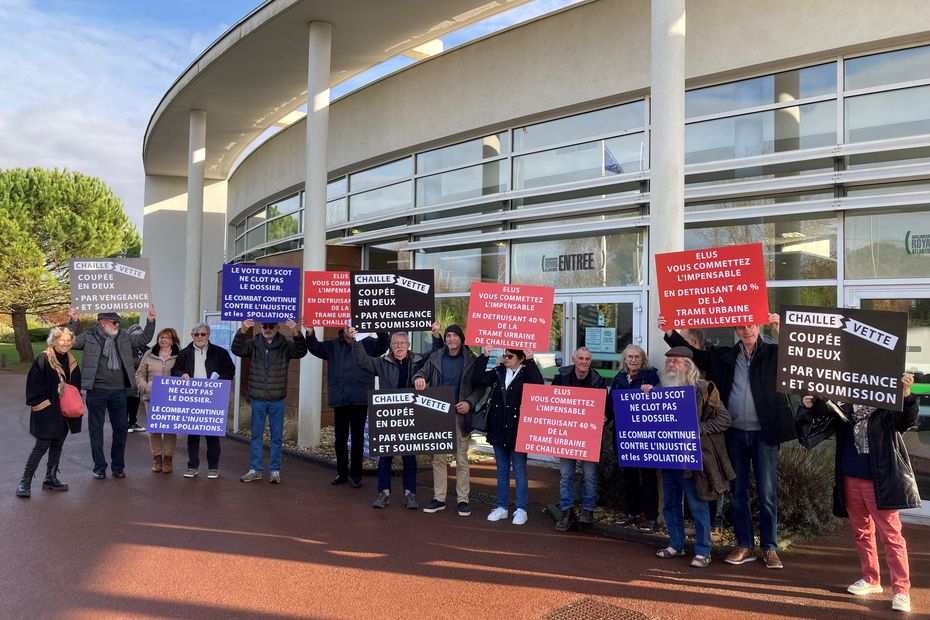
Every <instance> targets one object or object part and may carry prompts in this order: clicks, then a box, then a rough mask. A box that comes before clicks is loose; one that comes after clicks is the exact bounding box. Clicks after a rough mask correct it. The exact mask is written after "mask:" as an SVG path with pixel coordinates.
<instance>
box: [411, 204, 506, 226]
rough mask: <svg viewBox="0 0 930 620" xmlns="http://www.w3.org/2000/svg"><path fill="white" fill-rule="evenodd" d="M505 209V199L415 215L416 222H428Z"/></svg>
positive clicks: (497, 211)
mask: <svg viewBox="0 0 930 620" xmlns="http://www.w3.org/2000/svg"><path fill="white" fill-rule="evenodd" d="M506 210H507V201H506V200H504V201H501V202H491V203H483V204H478V205H471V206H468V207H461V208H459V209H445V210H443V211H426V212H425V213H421V214H419V215H417V221H418V222H428V221H430V220H441V219H443V218H447V217H460V216H463V215H472V214H478V213H485V214H491V213H500V212H502V211H506Z"/></svg>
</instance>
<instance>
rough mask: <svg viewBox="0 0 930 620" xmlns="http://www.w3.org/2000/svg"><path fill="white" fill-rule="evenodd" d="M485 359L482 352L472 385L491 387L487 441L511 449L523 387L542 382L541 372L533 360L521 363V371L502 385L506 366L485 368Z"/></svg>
mask: <svg viewBox="0 0 930 620" xmlns="http://www.w3.org/2000/svg"><path fill="white" fill-rule="evenodd" d="M488 359H489V358H487V357H485V356H484V355H481V356H479V357H478V360H477V361H476V362H475V375H474V381H475V385H477V386H479V387H488V386H491V395H490V396H489V397H488V404H487V406H488V407H489V409H488V427H487V429H488V430H487V440H488V443H489V444H491V445H492V446H496V447H498V448H508V449H510V450H513V449H514V448H515V446H516V444H517V428H518V427H519V425H520V402H521V401H522V400H523V386H524V384H526V383H536V384H540V385H541V384H543V383H544V382H545V381H544V380H543V376H542V373H541V372H539V366H537V365H536V362H534V361H533V360H526V361H524V362H523V370H521V371H520V372H519V373H517V376H516V377H514V378H513V381H511V382H510V387H508V388H504V379H505V378H506V377H507V368H506V367H505V366H504V365H503V364H500V365H498V366H496V367H494V368H492V369H491V370H487V367H488Z"/></svg>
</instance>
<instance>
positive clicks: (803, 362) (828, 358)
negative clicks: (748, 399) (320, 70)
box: [776, 306, 907, 411]
mask: <svg viewBox="0 0 930 620" xmlns="http://www.w3.org/2000/svg"><path fill="white" fill-rule="evenodd" d="M781 317H782V322H781V330H780V332H779V334H778V341H779V346H778V374H777V377H776V388H777V390H778V391H779V392H782V393H785V394H799V395H802V396H803V395H807V394H810V395H812V396H818V397H821V398H824V399H829V400H834V401H839V402H843V403H851V404H860V405H868V406H871V407H881V408H883V409H891V410H893V411H901V410H902V409H903V407H904V402H903V400H904V386H903V385H902V383H901V375H902V374H904V353H905V348H906V346H907V342H906V341H907V314H906V313H904V312H880V311H877V310H851V309H846V308H817V307H813V306H782V307H781Z"/></svg>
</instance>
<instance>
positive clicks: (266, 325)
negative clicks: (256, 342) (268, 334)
mask: <svg viewBox="0 0 930 620" xmlns="http://www.w3.org/2000/svg"><path fill="white" fill-rule="evenodd" d="M262 329H267V330H275V329H278V324H277V323H263V324H262Z"/></svg>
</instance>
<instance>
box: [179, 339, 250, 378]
mask: <svg viewBox="0 0 930 620" xmlns="http://www.w3.org/2000/svg"><path fill="white" fill-rule="evenodd" d="M204 366H206V368H207V377H209V376H210V375H211V374H213V373H214V372H215V373H216V374H217V375H219V378H220V379H227V380H229V381H232V380H233V378H234V377H235V376H236V365H235V364H234V363H233V361H232V358H231V357H229V351H227V350H226V349H224V348H223V347H220V346H217V345H215V344H213V343H212V342H211V343H209V344H208V346H207V359H206V360H205V363H204ZM183 375H187V376H189V377H193V376H194V343H193V342H192V343H190V344H189V345H187V346H186V347H184V348H183V349H181V352H180V353H178V359H177V361H176V362H175V363H174V366H173V367H172V368H171V376H172V377H181V376H183Z"/></svg>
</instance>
